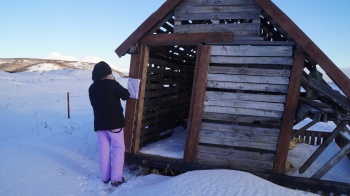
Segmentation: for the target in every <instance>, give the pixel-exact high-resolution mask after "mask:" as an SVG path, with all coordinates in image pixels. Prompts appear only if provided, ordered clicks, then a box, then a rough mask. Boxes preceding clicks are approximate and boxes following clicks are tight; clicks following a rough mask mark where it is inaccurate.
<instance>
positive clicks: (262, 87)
mask: <svg viewBox="0 0 350 196" xmlns="http://www.w3.org/2000/svg"><path fill="white" fill-rule="evenodd" d="M207 87H209V88H223V89H234V90H251V91H262V92H280V93H287V90H288V86H287V85H276V84H249V83H240V82H236V83H232V82H217V81H208V82H207Z"/></svg>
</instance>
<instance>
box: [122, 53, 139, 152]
mask: <svg viewBox="0 0 350 196" xmlns="http://www.w3.org/2000/svg"><path fill="white" fill-rule="evenodd" d="M139 64H140V55H139V54H133V55H131V60H130V71H129V77H130V78H139ZM136 104H137V100H136V99H131V98H129V99H128V100H127V101H126V106H125V108H126V109H125V127H124V140H125V151H126V152H128V153H130V152H131V151H132V150H131V148H132V140H133V135H134V123H135V112H136Z"/></svg>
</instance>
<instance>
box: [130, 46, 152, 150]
mask: <svg viewBox="0 0 350 196" xmlns="http://www.w3.org/2000/svg"><path fill="white" fill-rule="evenodd" d="M140 48H141V50H140V64H139V66H140V76H139V77H140V79H141V84H140V92H139V100H138V103H137V109H136V120H135V131H134V142H133V149H132V151H133V153H136V152H138V150H139V147H140V135H141V124H142V115H143V106H144V98H145V91H146V80H147V65H148V58H149V48H148V47H147V46H145V45H141V47H140Z"/></svg>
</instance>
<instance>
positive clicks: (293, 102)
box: [273, 46, 305, 174]
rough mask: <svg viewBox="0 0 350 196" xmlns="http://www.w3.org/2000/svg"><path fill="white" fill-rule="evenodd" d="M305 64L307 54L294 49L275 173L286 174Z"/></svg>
mask: <svg viewBox="0 0 350 196" xmlns="http://www.w3.org/2000/svg"><path fill="white" fill-rule="evenodd" d="M304 64H305V53H304V51H303V50H302V49H301V48H300V47H299V46H296V48H295V49H294V57H293V65H292V70H291V76H290V80H289V87H288V94H287V99H286V104H285V106H284V107H285V108H284V114H283V118H282V124H281V132H280V136H279V140H278V144H277V151H276V158H275V163H274V166H273V172H274V173H278V174H284V170H285V164H286V160H287V155H288V149H289V142H290V137H291V135H292V130H293V124H294V119H295V113H296V109H297V106H298V98H299V93H300V86H301V79H302V76H303V69H304Z"/></svg>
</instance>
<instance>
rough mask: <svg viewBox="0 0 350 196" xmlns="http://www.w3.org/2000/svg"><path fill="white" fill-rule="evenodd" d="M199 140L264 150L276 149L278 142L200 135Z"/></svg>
mask: <svg viewBox="0 0 350 196" xmlns="http://www.w3.org/2000/svg"><path fill="white" fill-rule="evenodd" d="M199 142H200V143H205V144H217V145H226V146H236V147H246V148H255V149H262V150H273V151H275V150H276V144H270V143H257V142H248V141H240V140H230V139H223V138H211V137H203V136H200V137H199Z"/></svg>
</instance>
